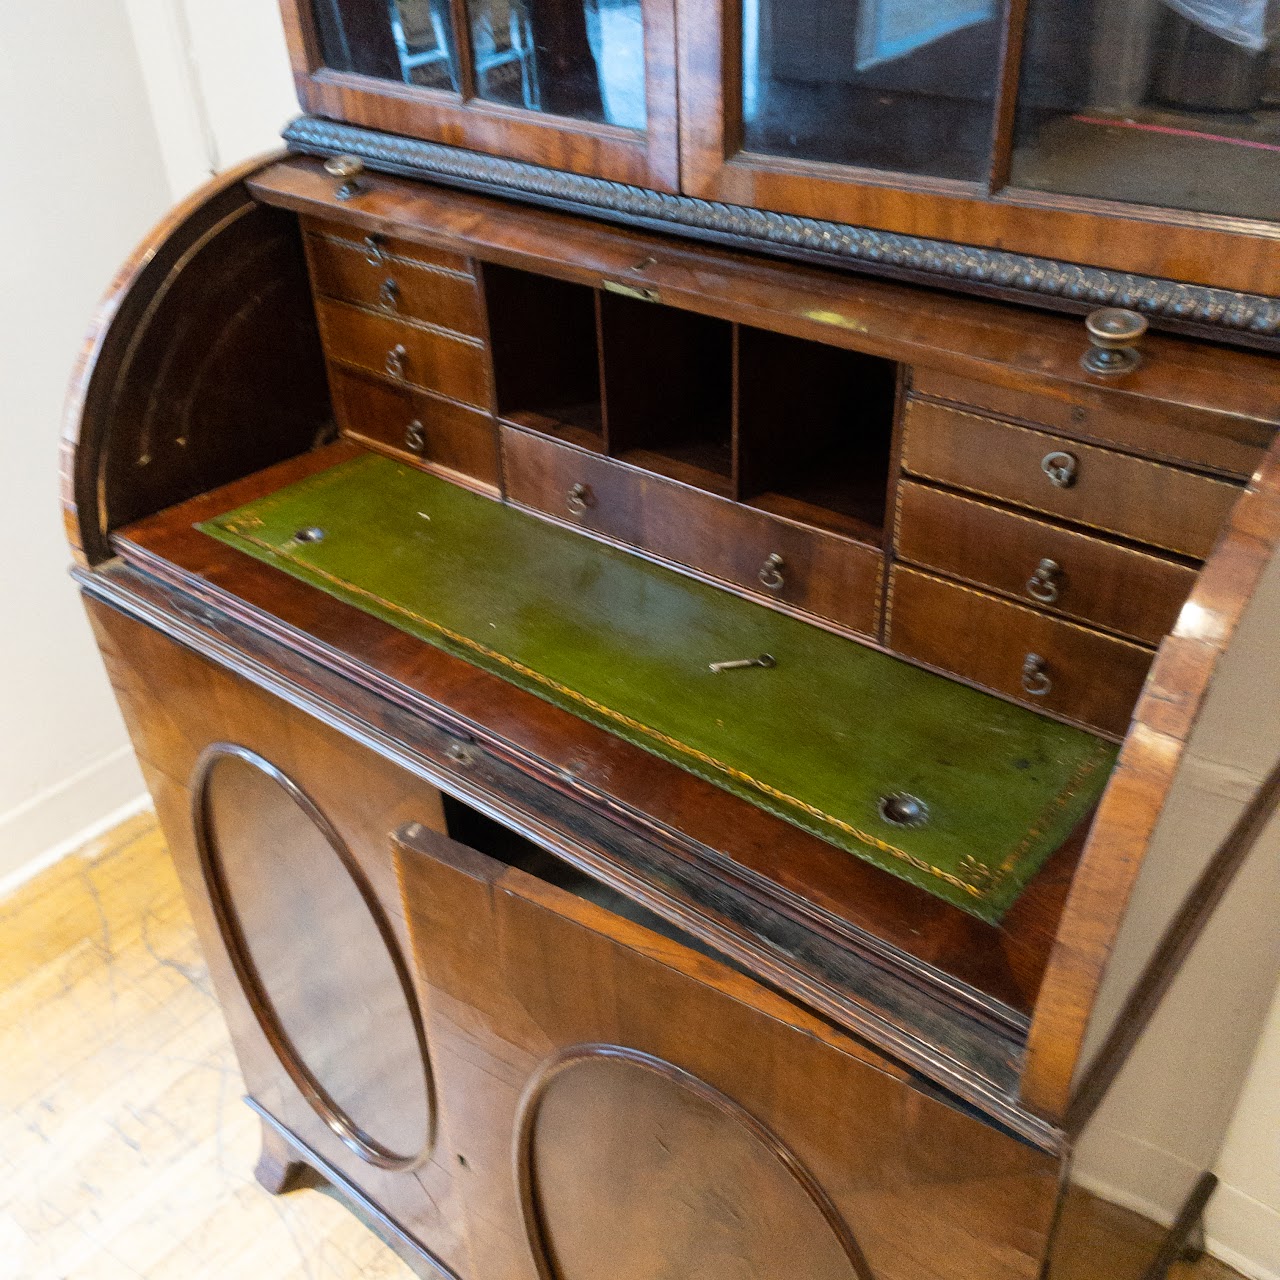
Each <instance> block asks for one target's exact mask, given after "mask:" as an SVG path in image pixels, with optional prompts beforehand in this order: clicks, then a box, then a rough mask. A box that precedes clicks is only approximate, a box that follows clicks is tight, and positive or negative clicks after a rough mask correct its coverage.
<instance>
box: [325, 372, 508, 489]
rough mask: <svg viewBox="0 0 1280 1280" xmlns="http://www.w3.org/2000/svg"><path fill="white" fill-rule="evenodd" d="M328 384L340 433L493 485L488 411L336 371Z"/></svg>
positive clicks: (493, 438) (494, 446) (494, 444)
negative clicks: (331, 390)
mask: <svg viewBox="0 0 1280 1280" xmlns="http://www.w3.org/2000/svg"><path fill="white" fill-rule="evenodd" d="M331 384H332V388H333V402H334V411H335V413H336V414H337V417H338V425H339V426H340V427H341V428H342V433H343V435H345V436H347V437H349V438H350V439H353V440H358V441H360V442H361V443H362V444H370V445H373V446H374V447H376V448H377V449H379V450H380V451H382V452H383V453H392V454H395V455H396V456H397V457H400V458H404V459H405V460H406V461H409V462H413V463H415V464H417V465H421V466H424V467H426V469H427V470H431V471H446V472H451V473H455V474H458V475H462V476H466V477H469V478H470V479H472V480H476V481H479V482H480V483H481V484H483V485H484V486H485V487H487V488H489V489H496V487H497V485H498V440H497V434H496V432H495V430H494V425H493V419H492V418H490V417H489V416H488V414H484V413H478V412H477V411H476V410H475V409H468V408H466V407H465V406H463V405H460V404H454V403H453V402H452V401H450V400H441V399H439V398H438V397H436V396H430V395H424V394H422V393H421V392H413V391H409V390H408V389H407V388H404V387H398V386H395V385H394V384H392V383H388V382H380V381H374V380H373V379H371V378H364V377H361V376H359V375H358V374H353V373H348V372H346V371H344V370H341V369H335V370H334V372H333V377H332V379H331Z"/></svg>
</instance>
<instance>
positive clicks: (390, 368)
mask: <svg viewBox="0 0 1280 1280" xmlns="http://www.w3.org/2000/svg"><path fill="white" fill-rule="evenodd" d="M408 354H409V353H408V352H407V351H406V350H405V349H404V347H403V346H402V345H401V344H399V343H397V344H396V345H395V346H394V347H392V348H391V350H390V351H388V352H387V360H386V370H387V372H388V373H389V374H390V375H391V376H392V377H393V378H403V377H404V371H405V359H406V357H407V356H408Z"/></svg>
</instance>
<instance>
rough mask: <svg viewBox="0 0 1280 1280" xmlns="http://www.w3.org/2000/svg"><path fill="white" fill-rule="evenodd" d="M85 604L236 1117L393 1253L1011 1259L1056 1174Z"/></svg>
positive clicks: (659, 934) (581, 889)
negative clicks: (223, 1032) (295, 1156)
mask: <svg viewBox="0 0 1280 1280" xmlns="http://www.w3.org/2000/svg"><path fill="white" fill-rule="evenodd" d="M88 607H89V612H90V615H91V618H92V620H93V622H94V626H95V629H96V631H97V633H98V638H99V642H100V645H101V647H102V649H103V653H104V656H105V658H106V660H107V664H108V667H109V670H110V673H111V677H112V680H113V683H114V684H115V687H116V691H117V694H118V696H119V699H120V702H121V705H122V707H123V708H124V710H125V714H126V717H127V719H128V721H129V726H130V731H131V733H132V735H133V739H134V744H135V747H136V749H137V752H138V755H139V758H140V759H141V761H142V763H143V767H144V769H145V772H146V775H147V779H148V783H149V785H150V787H151V790H152V793H153V795H154V797H155V800H156V804H157V808H158V811H159V814H160V818H161V821H162V824H163V826H164V829H165V834H166V836H167V838H168V841H169V844H170V847H171V849H172V852H173V856H174V859H175V861H176V863H177V865H178V869H179V873H180V875H181V877H182V880H183V884H184V888H185V890H186V893H187V897H188V901H189V903H190V906H191V909H192V912H193V914H194V916H195V920H196V924H197V928H198V930H199V933H200V936H201V940H202V944H203V946H204V950H205V954H206V957H207V959H208V963H209V966H210V970H211V972H212V975H213V979H214V982H215V985H216V988H217V991H218V995H219V998H220V1000H221V1002H222V1004H223V1007H224V1009H225V1011H226V1015H227V1019H228V1022H229V1024H230V1027H231V1032H232V1036H233V1039H234V1041H235V1044H236V1049H237V1053H238V1055H239V1058H240V1062H241V1065H242V1067H243V1070H244V1074H245V1079H246V1081H247V1085H248V1089H249V1092H250V1094H251V1096H252V1098H253V1100H254V1102H255V1103H256V1104H257V1105H258V1106H259V1107H260V1108H261V1109H262V1110H263V1111H265V1112H266V1113H267V1114H268V1115H269V1116H271V1117H272V1118H273V1119H274V1120H275V1121H277V1122H278V1123H279V1124H280V1125H281V1126H282V1127H283V1129H284V1130H286V1131H287V1132H288V1133H289V1134H291V1135H293V1136H294V1138H296V1140H297V1143H298V1145H299V1147H300V1148H301V1149H303V1150H307V1151H310V1152H313V1153H314V1154H315V1156H316V1157H317V1158H318V1159H319V1160H321V1161H323V1162H325V1163H326V1164H327V1165H329V1166H330V1167H331V1168H332V1170H334V1171H335V1172H336V1173H337V1174H338V1175H340V1176H341V1178H343V1179H345V1180H346V1181H347V1182H348V1183H349V1184H350V1186H351V1187H352V1188H354V1189H355V1190H356V1191H357V1192H358V1193H359V1194H360V1195H362V1196H364V1197H365V1198H366V1199H367V1200H368V1201H369V1202H371V1203H372V1204H373V1205H374V1206H376V1207H377V1209H378V1210H379V1212H380V1213H381V1214H383V1215H385V1217H386V1218H387V1219H388V1220H389V1221H390V1222H391V1223H392V1224H393V1225H394V1226H395V1227H396V1228H398V1229H399V1230H400V1231H401V1232H402V1233H403V1234H404V1235H405V1236H407V1237H408V1238H409V1239H410V1240H411V1241H412V1242H414V1243H415V1244H416V1245H417V1246H419V1247H420V1248H421V1249H422V1250H423V1253H424V1255H429V1256H430V1258H432V1259H434V1260H436V1262H437V1263H438V1264H439V1265H442V1266H443V1267H445V1268H447V1269H448V1271H451V1272H453V1273H455V1274H456V1275H458V1276H460V1277H464V1278H466V1280H600V1278H601V1277H609V1280H690V1278H694V1277H696V1278H697V1280H775V1278H776V1277H780V1276H786V1277H788V1278H789V1280H869V1278H870V1277H875V1278H876V1280H971V1278H972V1277H978V1276H981V1277H983V1280H1032V1278H1033V1277H1035V1276H1037V1275H1038V1274H1039V1270H1040V1264H1041V1261H1042V1259H1043V1257H1044V1256H1045V1254H1046V1252H1047V1249H1048V1241H1049V1233H1050V1228H1051V1224H1052V1220H1053V1215H1054V1208H1055V1204H1056V1200H1057V1192H1058V1176H1059V1171H1060V1161H1059V1159H1058V1158H1057V1157H1056V1156H1054V1155H1051V1154H1047V1153H1045V1152H1042V1151H1039V1150H1037V1149H1035V1148H1033V1147H1031V1146H1029V1145H1027V1144H1025V1143H1023V1142H1021V1141H1019V1140H1017V1139H1015V1138H1013V1137H1010V1136H1009V1135H1008V1134H1007V1133H1005V1132H1004V1131H1002V1130H1000V1129H998V1128H995V1127H992V1126H990V1125H988V1124H986V1123H984V1122H983V1121H982V1120H980V1119H979V1118H977V1117H975V1116H974V1115H973V1114H971V1113H969V1112H967V1111H963V1110H961V1109H959V1108H958V1107H957V1106H955V1105H953V1104H952V1103H950V1102H949V1101H947V1100H945V1099H944V1098H943V1097H942V1096H940V1095H939V1094H938V1092H937V1090H936V1089H934V1088H932V1087H931V1086H928V1085H925V1084H923V1083H921V1082H920V1081H918V1080H916V1079H914V1078H913V1077H912V1076H911V1075H910V1074H909V1073H908V1072H907V1071H905V1070H904V1069H903V1068H901V1067H900V1066H898V1065H897V1064H896V1063H894V1062H892V1061H891V1060H889V1059H887V1058H885V1057H882V1056H881V1055H880V1054H879V1053H878V1052H876V1051H874V1050H872V1049H870V1048H868V1047H867V1046H864V1045H862V1044H860V1043H859V1042H857V1041H856V1040H854V1039H852V1038H851V1037H849V1036H847V1035H845V1034H843V1033H841V1032H838V1031H836V1030H833V1029H832V1028H831V1027H829V1026H828V1025H827V1024H825V1023H824V1022H822V1021H821V1020H819V1019H818V1018H816V1017H815V1016H812V1015H810V1014H809V1013H807V1012H806V1011H805V1010H804V1009H802V1008H801V1007H799V1006H798V1005H796V1004H794V1003H792V1002H791V1001H789V1000H787V999H786V998H784V997H782V996H780V995H778V994H775V993H774V992H773V991H771V990H769V989H767V988H765V987H763V986H762V985H760V984H759V983H758V982H756V981H755V980H754V979H753V978H752V977H751V976H749V975H748V974H746V973H745V972H742V971H741V970H739V969H738V968H736V967H734V966H733V965H731V964H730V963H728V962H727V961H725V960H723V959H722V958H719V957H717V956H716V955H713V954H708V953H707V952H706V951H705V950H704V949H702V948H701V947H699V946H698V945H697V944H694V943H693V942H692V941H691V940H690V939H688V938H687V937H685V936H684V935H683V934H682V933H680V932H679V931H678V930H677V929H675V928H674V927H672V926H670V925H668V924H666V923H665V922H662V921H659V920H657V919H656V918H655V917H652V916H650V915H649V914H648V913H647V912H645V911H644V910H643V909H642V908H639V907H637V906H635V905H634V904H632V903H630V902H628V901H627V900H625V899H623V898H621V897H620V896H619V895H617V894H616V893H614V892H613V891H612V890H610V889H607V888H605V887H604V886H602V885H600V884H598V883H596V882H595V881H593V880H591V879H589V878H588V877H586V876H584V875H582V874H581V873H579V872H576V871H574V870H573V869H572V868H570V867H569V866H568V865H567V864H565V863H563V862H561V861H559V860H558V859H556V858H555V857H554V856H553V855H552V854H551V853H548V852H546V851H543V850H541V849H539V848H536V847H535V846H533V845H531V844H529V843H528V842H527V841H525V840H523V839H521V838H520V837H518V836H516V835H514V834H513V833H511V832H509V831H507V830H505V829H504V828H503V827H501V826H498V825H497V824H495V823H493V822H491V821H490V820H488V819H486V818H483V817H481V816H480V815H479V814H477V813H475V812H474V811H472V810H470V809H467V808H466V807H465V806H463V805H461V804H460V803H458V802H457V801H454V800H452V799H449V798H446V797H442V795H441V794H440V793H439V792H438V791H436V790H435V789H434V788H432V787H431V786H429V785H427V784H426V783H424V782H423V781H422V780H421V779H419V778H417V777H416V776H414V775H412V774H410V773H408V772H407V771H406V770H404V769H402V768H401V767H399V766H398V765H396V764H393V763H391V762H389V761H387V760H384V759H383V758H382V757H381V756H379V755H377V754H376V753H375V752H374V751H373V750H372V749H370V748H367V747H365V746H364V745H362V744H361V743H358V742H355V741H353V740H350V739H348V738H347V737H345V736H344V735H343V734H342V733H340V732H339V731H338V730H336V729H333V728H330V727H328V726H326V725H324V724H322V723H320V722H319V721H317V720H316V719H314V718H312V717H311V716H310V715H309V714H307V713H305V712H304V711H302V710H300V709H298V708H296V707H294V706H293V705H291V704H289V703H287V702H285V701H284V700H282V699H280V698H277V697H275V696H273V695H271V694H269V693H266V692H264V691H262V690H261V689H259V688H257V687H256V686H254V685H252V684H251V683H249V682H248V681H246V680H244V679H242V678H241V677H239V676H236V675H233V674H231V673H229V672H226V671H224V670H222V669H221V668H219V667H218V666H216V665H215V664H213V663H212V662H210V661H208V660H206V659H204V658H202V657H198V656H196V655H195V654H193V653H191V652H189V651H188V650H186V649H184V648H182V647H181V646H179V645H177V644H176V643H174V642H172V641H170V640H168V639H167V638H165V637H163V636H161V635H160V634H159V633H158V632H156V631H154V630H152V629H150V628H149V627H147V626H145V625H143V624H142V623H139V622H136V621H134V620H131V619H129V618H127V617H125V616H124V615H123V614H121V613H119V612H117V611H115V610H113V609H111V608H109V607H108V606H106V605H103V604H99V603H95V602H90V603H89V606H88ZM426 1265H427V1263H426V1262H425V1258H424V1266H426Z"/></svg>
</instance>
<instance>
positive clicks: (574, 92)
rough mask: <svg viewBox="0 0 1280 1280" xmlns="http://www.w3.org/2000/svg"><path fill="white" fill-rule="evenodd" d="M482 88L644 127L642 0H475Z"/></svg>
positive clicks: (523, 103) (532, 105) (517, 102)
mask: <svg viewBox="0 0 1280 1280" xmlns="http://www.w3.org/2000/svg"><path fill="white" fill-rule="evenodd" d="M467 9H468V11H469V13H470V16H471V47H472V50H473V53H474V56H475V68H476V93H477V94H478V95H479V96H480V97H482V98H487V99H488V100H489V101H490V102H503V103H506V104H508V105H509V106H513V107H526V108H528V109H529V110H531V111H545V112H548V113H549V114H551V115H557V116H574V117H576V118H577V119H579V120H594V121H599V122H602V123H605V124H616V125H622V126H623V127H624V128H627V129H643V128H644V125H645V99H644V19H643V17H642V14H641V0H468V5H467Z"/></svg>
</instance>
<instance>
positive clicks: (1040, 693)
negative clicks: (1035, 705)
mask: <svg viewBox="0 0 1280 1280" xmlns="http://www.w3.org/2000/svg"><path fill="white" fill-rule="evenodd" d="M1047 667H1048V664H1047V663H1046V662H1045V660H1044V659H1043V658H1042V657H1041V656H1040V655H1039V654H1038V653H1029V654H1027V656H1026V658H1025V659H1024V660H1023V663H1022V687H1023V689H1025V690H1026V691H1027V693H1029V694H1030V695H1031V696H1032V697H1033V698H1043V697H1044V696H1045V695H1046V694H1048V693H1051V692H1052V691H1053V681H1052V679H1050V677H1049V672H1048V670H1047Z"/></svg>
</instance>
